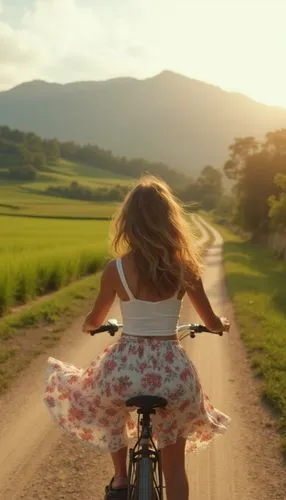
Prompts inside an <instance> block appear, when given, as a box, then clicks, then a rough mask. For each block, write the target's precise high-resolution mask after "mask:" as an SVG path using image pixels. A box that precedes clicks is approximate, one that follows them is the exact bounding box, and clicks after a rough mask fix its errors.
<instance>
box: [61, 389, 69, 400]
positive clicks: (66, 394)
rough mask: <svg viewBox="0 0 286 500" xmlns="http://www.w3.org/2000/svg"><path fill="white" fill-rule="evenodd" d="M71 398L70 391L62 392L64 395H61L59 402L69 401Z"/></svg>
mask: <svg viewBox="0 0 286 500" xmlns="http://www.w3.org/2000/svg"><path fill="white" fill-rule="evenodd" d="M69 396H70V393H69V391H66V392H62V393H61V394H60V395H59V400H60V401H63V400H64V399H69Z"/></svg>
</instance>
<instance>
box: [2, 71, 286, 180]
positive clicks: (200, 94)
mask: <svg viewBox="0 0 286 500" xmlns="http://www.w3.org/2000/svg"><path fill="white" fill-rule="evenodd" d="M0 124H1V125H9V126H11V127H13V128H19V129H21V130H25V131H28V130H29V131H34V132H36V133H38V134H40V135H41V136H43V137H46V138H51V137H58V138H59V139H60V140H75V141H77V142H79V143H87V142H90V143H92V144H97V145H99V146H101V147H103V148H106V149H110V150H112V151H113V152H114V153H115V154H118V155H122V156H127V157H143V158H146V159H150V160H159V161H163V162H165V163H167V164H169V165H172V166H174V167H179V168H183V169H185V170H188V171H189V172H192V171H194V170H197V169H198V168H200V167H202V166H204V165H206V164H212V165H214V166H220V165H222V163H223V162H224V161H225V160H226V157H227V149H228V146H229V144H230V143H231V142H232V141H233V139H234V137H239V136H245V135H254V136H256V137H261V136H263V135H264V134H265V133H266V132H268V131H270V130H274V129H277V128H280V127H286V109H282V108H274V107H269V106H266V105H263V104H260V103H257V102H255V101H253V100H251V99H249V98H247V97H245V96H243V95H241V94H236V93H229V92H225V91H223V90H221V89H220V88H218V87H215V86H213V85H209V84H206V83H203V82H200V81H197V80H192V79H189V78H186V77H184V76H181V75H178V74H175V73H172V72H169V71H164V72H163V73H160V74H159V75H157V76H155V77H153V78H148V79H145V80H136V79H133V78H118V79H112V80H107V81H103V82H79V83H70V84H66V85H60V84H55V83H47V82H43V81H33V82H28V83H23V84H21V85H19V86H17V87H15V88H13V89H11V90H9V91H5V92H1V93H0Z"/></svg>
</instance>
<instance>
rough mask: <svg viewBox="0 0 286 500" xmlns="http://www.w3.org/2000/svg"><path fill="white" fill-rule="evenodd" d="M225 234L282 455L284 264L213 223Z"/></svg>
mask: <svg viewBox="0 0 286 500" xmlns="http://www.w3.org/2000/svg"><path fill="white" fill-rule="evenodd" d="M217 229H218V230H219V231H220V233H221V234H222V236H223V238H224V262H225V271H226V279H227V286H228V290H229V293H230V296H231V299H232V301H233V305H234V309H235V314H236V319H237V322H238V325H239V327H240V331H241V335H242V338H243V340H244V342H245V345H246V347H247V349H248V352H249V355H250V362H251V366H252V368H253V370H254V373H255V375H256V376H257V377H259V378H260V379H261V382H262V385H261V391H262V397H263V399H264V400H265V401H267V402H268V403H270V404H271V406H272V408H274V409H275V410H276V412H277V416H278V420H279V428H280V431H281V433H282V436H283V439H284V441H283V450H284V453H285V455H286V315H285V312H286V294H285V283H286V262H285V261H279V260H276V259H275V258H274V256H273V255H272V254H271V253H270V252H269V251H267V250H265V249H263V248H261V247H260V246H256V245H253V244H251V243H249V242H248V241H246V240H244V239H242V238H241V237H239V236H237V235H234V234H233V233H231V232H230V231H228V230H227V229H225V228H222V227H220V226H217Z"/></svg>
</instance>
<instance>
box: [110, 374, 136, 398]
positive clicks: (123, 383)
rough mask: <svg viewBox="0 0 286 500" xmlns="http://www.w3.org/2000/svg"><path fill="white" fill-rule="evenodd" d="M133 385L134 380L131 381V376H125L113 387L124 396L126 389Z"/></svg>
mask: <svg viewBox="0 0 286 500" xmlns="http://www.w3.org/2000/svg"><path fill="white" fill-rule="evenodd" d="M131 385H132V382H131V381H130V378H129V377H127V376H125V377H119V379H118V382H117V383H116V384H114V386H113V388H114V390H115V392H116V393H117V394H119V395H120V396H124V394H125V392H126V389H127V388H128V387H130V386H131Z"/></svg>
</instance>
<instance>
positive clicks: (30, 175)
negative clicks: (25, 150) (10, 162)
mask: <svg viewBox="0 0 286 500" xmlns="http://www.w3.org/2000/svg"><path fill="white" fill-rule="evenodd" d="M9 175H10V177H11V179H17V180H25V181H34V180H35V179H36V177H37V171H36V169H35V168H34V167H33V166H32V165H21V166H19V167H11V168H10V169H9Z"/></svg>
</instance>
